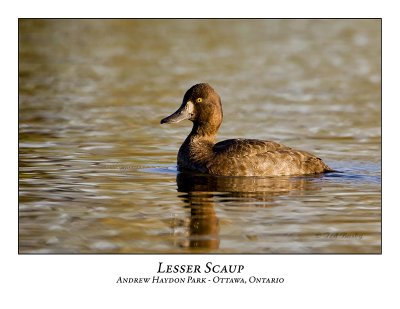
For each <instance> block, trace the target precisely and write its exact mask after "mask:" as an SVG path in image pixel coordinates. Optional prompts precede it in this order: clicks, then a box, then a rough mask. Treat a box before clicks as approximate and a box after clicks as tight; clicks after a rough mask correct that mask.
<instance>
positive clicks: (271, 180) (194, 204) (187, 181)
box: [173, 172, 323, 251]
mask: <svg viewBox="0 0 400 309" xmlns="http://www.w3.org/2000/svg"><path fill="white" fill-rule="evenodd" d="M321 177H323V176H321V175H313V176H298V177H293V176H292V177H289V176H288V177H283V176H282V177H222V176H210V175H204V174H195V173H191V172H180V173H178V175H177V178H176V181H177V185H178V192H182V193H184V194H182V195H180V197H181V198H182V200H183V201H184V203H185V206H186V207H188V208H189V209H190V217H189V219H188V220H184V221H174V226H173V229H174V230H182V229H183V230H184V231H185V233H184V234H185V237H184V239H180V240H179V241H178V244H179V246H181V247H186V248H197V249H210V250H211V251H212V249H218V248H219V246H220V237H219V228H220V227H219V220H218V217H217V214H216V210H215V208H216V204H218V205H221V203H218V201H221V200H223V203H229V202H234V203H238V204H239V205H238V206H240V207H243V206H246V205H248V206H257V207H273V206H274V203H273V202H274V197H276V196H282V195H289V194H292V193H295V194H297V195H301V194H302V192H304V191H310V190H320V181H316V180H318V178H321ZM231 204H232V203H231ZM203 251H204V250H203Z"/></svg>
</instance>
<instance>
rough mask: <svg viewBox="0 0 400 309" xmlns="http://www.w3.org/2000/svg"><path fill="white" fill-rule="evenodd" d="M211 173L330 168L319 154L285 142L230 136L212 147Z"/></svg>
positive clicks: (308, 171) (267, 173) (253, 173)
mask: <svg viewBox="0 0 400 309" xmlns="http://www.w3.org/2000/svg"><path fill="white" fill-rule="evenodd" d="M206 167H207V170H208V173H210V174H213V175H225V176H279V175H304V174H315V173H323V172H326V171H330V170H331V169H330V168H329V167H328V166H327V165H326V164H325V163H324V162H323V161H322V160H321V159H320V158H318V157H316V156H314V155H312V154H310V153H308V152H306V151H300V150H296V149H293V148H290V147H287V146H285V145H282V144H279V143H276V142H272V141H263V140H255V139H229V140H225V141H222V142H219V143H217V144H215V145H214V147H213V158H210V160H209V161H208V162H207V163H206Z"/></svg>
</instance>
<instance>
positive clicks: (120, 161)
mask: <svg viewBox="0 0 400 309" xmlns="http://www.w3.org/2000/svg"><path fill="white" fill-rule="evenodd" d="M380 35H381V32H380V21H379V20H20V22H19V250H20V252H21V253H379V252H380V251H381V79H380V76H381V75H380V74H381V72H380V65H381V64H380V63H381V59H380V54H381V50H380V48H381V45H380V40H381V37H380ZM204 81H206V82H209V83H210V84H212V85H213V86H214V88H215V89H216V90H217V91H218V92H219V93H220V95H221V97H222V103H223V108H224V117H225V118H224V123H223V125H222V127H221V129H220V132H219V140H223V139H226V138H234V137H249V138H260V139H267V140H276V141H279V142H282V143H284V144H286V145H288V146H292V147H296V148H300V149H303V150H307V151H310V152H312V153H315V154H317V155H318V156H320V157H321V158H323V159H324V161H326V162H327V163H328V165H330V166H331V167H333V168H334V169H336V170H337V171H338V172H337V173H331V174H326V175H319V176H303V177H270V178H268V177H267V178H257V177H209V176H206V175H201V174H186V173H178V172H177V168H176V154H177V151H178V148H179V146H180V144H181V143H182V141H183V140H184V138H185V137H186V135H187V134H188V133H189V131H190V126H191V124H190V122H189V121H186V122H182V123H179V124H175V125H163V126H161V125H160V124H159V121H160V119H161V118H163V117H165V116H167V115H169V114H171V113H172V112H173V111H175V110H176V109H177V107H178V106H179V105H180V103H181V100H182V97H183V94H184V92H185V91H186V90H187V89H188V88H189V87H190V86H191V85H193V84H195V83H198V82H204Z"/></svg>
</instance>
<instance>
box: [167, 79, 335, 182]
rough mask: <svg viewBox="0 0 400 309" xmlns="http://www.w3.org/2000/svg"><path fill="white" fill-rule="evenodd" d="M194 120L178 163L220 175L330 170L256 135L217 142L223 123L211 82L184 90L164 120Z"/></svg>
mask: <svg viewBox="0 0 400 309" xmlns="http://www.w3.org/2000/svg"><path fill="white" fill-rule="evenodd" d="M184 119H189V120H191V121H192V122H193V129H192V131H191V132H190V134H189V136H188V137H187V138H186V140H185V141H184V143H183V144H182V146H181V147H180V149H179V152H178V166H179V168H180V169H188V170H193V171H197V172H201V173H207V174H211V175H221V176H280V175H306V174H316V173H323V172H327V171H331V168H330V167H329V166H327V165H326V164H325V163H324V162H323V161H322V160H321V159H320V158H317V157H316V156H314V155H312V154H310V153H308V152H305V151H301V150H296V149H292V148H290V147H287V146H285V145H282V144H278V143H276V142H271V141H263V140H256V139H228V140H225V141H222V142H219V143H216V144H215V138H216V135H217V132H218V129H219V127H220V125H221V123H222V106H221V99H220V97H219V95H218V94H217V93H216V92H215V90H214V89H213V88H212V87H211V86H210V85H208V84H204V83H203V84H197V85H194V86H193V87H191V88H190V89H189V90H188V91H187V92H186V94H185V96H184V98H183V102H182V105H181V107H180V108H179V109H178V110H177V111H176V112H175V113H173V114H172V115H170V116H168V117H166V118H164V119H162V120H161V123H176V122H179V121H182V120H184Z"/></svg>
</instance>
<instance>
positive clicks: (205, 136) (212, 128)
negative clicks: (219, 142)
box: [188, 122, 220, 144]
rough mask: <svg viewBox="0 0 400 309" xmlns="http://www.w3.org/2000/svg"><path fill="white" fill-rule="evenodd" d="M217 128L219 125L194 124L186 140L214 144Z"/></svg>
mask: <svg viewBox="0 0 400 309" xmlns="http://www.w3.org/2000/svg"><path fill="white" fill-rule="evenodd" d="M219 126H220V125H212V124H207V125H202V124H200V123H197V122H195V123H193V128H192V131H191V132H190V134H189V136H188V138H190V139H192V140H196V141H209V142H212V143H213V144H214V143H215V139H216V137H217V132H218V129H219Z"/></svg>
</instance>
